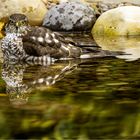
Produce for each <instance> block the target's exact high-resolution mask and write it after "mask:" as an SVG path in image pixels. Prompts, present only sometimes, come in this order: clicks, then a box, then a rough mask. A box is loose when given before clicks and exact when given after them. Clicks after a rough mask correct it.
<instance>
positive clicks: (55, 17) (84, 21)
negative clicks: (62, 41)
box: [43, 2, 96, 31]
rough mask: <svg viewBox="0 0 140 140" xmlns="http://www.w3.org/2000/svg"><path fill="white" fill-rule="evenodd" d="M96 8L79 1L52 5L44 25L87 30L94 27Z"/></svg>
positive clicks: (69, 29)
mask: <svg viewBox="0 0 140 140" xmlns="http://www.w3.org/2000/svg"><path fill="white" fill-rule="evenodd" d="M95 20H96V17H95V13H94V10H93V9H92V8H90V7H89V6H87V5H85V4H82V3H79V2H66V3H61V4H59V5H56V6H54V7H52V8H51V9H50V10H49V11H48V12H47V14H46V16H45V18H44V21H43V26H45V27H48V28H50V29H52V30H57V31H58V30H59V31H85V30H89V29H91V28H92V26H93V24H94V23H95Z"/></svg>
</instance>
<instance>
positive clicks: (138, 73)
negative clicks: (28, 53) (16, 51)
mask: <svg viewBox="0 0 140 140" xmlns="http://www.w3.org/2000/svg"><path fill="white" fill-rule="evenodd" d="M101 40H102V43H103V42H104V41H103V39H101ZM111 40H113V39H111ZM132 40H133V39H132ZM121 41H122V40H121ZM97 42H98V44H100V43H99V42H100V40H97ZM115 42H118V41H115ZM122 42H123V46H125V45H124V40H123V41H122ZM122 42H120V41H119V44H121V43H122ZM128 42H129V41H128V40H127V41H126V43H128ZM132 42H133V46H136V44H137V45H138V44H139V39H136V40H135V41H132ZM107 43H108V44H110V43H109V42H107ZM113 43H114V40H113ZM104 44H106V43H104ZM114 44H117V43H114ZM102 46H106V45H103V44H102ZM112 46H114V45H112ZM126 46H127V45H126ZM131 46H132V44H131ZM109 47H110V45H109ZM119 50H120V48H119ZM126 52H128V51H126ZM136 52H138V51H136ZM133 54H134V53H133ZM133 54H132V55H125V56H124V57H122V56H118V57H119V58H115V57H107V58H94V59H89V60H84V61H83V60H74V61H64V62H62V61H61V62H57V63H55V64H52V65H50V66H27V65H21V64H13V65H12V64H8V63H5V64H2V63H1V64H0V67H1V69H0V70H1V73H2V76H1V77H3V79H2V78H1V79H0V96H1V97H0V138H1V139H6V138H7V139H20V138H22V139H27V138H28V139H44V140H47V139H56V140H63V139H79V140H88V139H140V104H139V100H140V89H139V85H140V60H139V57H135V59H132V58H133V57H132V56H136V55H133ZM130 56H131V57H130ZM137 56H138V53H137ZM120 57H121V59H120ZM130 58H131V59H130ZM132 60H133V61H132Z"/></svg>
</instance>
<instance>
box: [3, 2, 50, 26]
mask: <svg viewBox="0 0 140 140" xmlns="http://www.w3.org/2000/svg"><path fill="white" fill-rule="evenodd" d="M0 9H1V12H0V19H1V20H4V21H5V20H7V17H8V16H9V15H11V14H13V13H23V14H25V15H26V16H27V17H28V18H29V22H30V24H32V25H41V24H42V20H43V17H44V15H45V14H46V12H47V8H46V6H45V4H44V3H43V2H42V1H41V0H1V2H0Z"/></svg>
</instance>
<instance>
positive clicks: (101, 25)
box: [92, 6, 140, 36]
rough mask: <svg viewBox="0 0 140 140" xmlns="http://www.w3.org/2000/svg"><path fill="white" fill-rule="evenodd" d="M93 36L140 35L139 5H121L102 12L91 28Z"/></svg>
mask: <svg viewBox="0 0 140 140" xmlns="http://www.w3.org/2000/svg"><path fill="white" fill-rule="evenodd" d="M92 34H93V36H120V35H121V36H122V35H123V36H131V35H140V7H138V6H122V7H118V8H115V9H111V10H109V11H107V12H105V13H103V14H102V15H101V16H100V17H99V18H98V19H97V21H96V23H95V24H94V26H93V29H92Z"/></svg>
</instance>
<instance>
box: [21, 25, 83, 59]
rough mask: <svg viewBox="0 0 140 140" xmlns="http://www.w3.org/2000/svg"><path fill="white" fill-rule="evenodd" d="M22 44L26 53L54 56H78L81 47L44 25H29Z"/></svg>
mask: <svg viewBox="0 0 140 140" xmlns="http://www.w3.org/2000/svg"><path fill="white" fill-rule="evenodd" d="M23 46H24V49H25V51H26V53H27V54H29V55H33V56H42V55H50V56H51V57H54V58H66V57H72V58H73V57H79V56H80V54H81V48H79V47H76V46H74V43H72V41H71V40H67V39H65V38H64V37H63V36H62V35H61V34H58V33H54V32H52V31H51V30H49V29H46V28H44V27H29V30H28V31H27V34H26V35H25V36H23Z"/></svg>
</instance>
